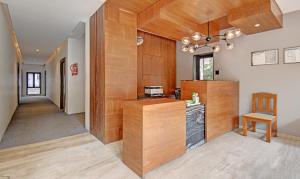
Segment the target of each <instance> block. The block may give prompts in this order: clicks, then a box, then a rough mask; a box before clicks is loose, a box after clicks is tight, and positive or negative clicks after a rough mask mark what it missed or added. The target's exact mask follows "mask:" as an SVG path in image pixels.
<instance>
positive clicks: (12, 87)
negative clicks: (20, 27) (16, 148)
mask: <svg viewBox="0 0 300 179" xmlns="http://www.w3.org/2000/svg"><path fill="white" fill-rule="evenodd" d="M5 17H6V15H5V14H4V11H3V9H2V4H1V3H0V39H1V40H0V47H1V48H0V140H1V139H2V137H3V134H4V132H5V130H6V128H7V126H8V124H9V122H10V120H11V118H12V116H13V114H14V112H15V110H16V108H17V105H18V104H17V93H18V92H17V57H16V51H15V48H14V44H13V43H12V39H11V36H10V32H9V27H8V23H7V20H6V18H5Z"/></svg>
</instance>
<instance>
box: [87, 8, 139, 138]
mask: <svg viewBox="0 0 300 179" xmlns="http://www.w3.org/2000/svg"><path fill="white" fill-rule="evenodd" d="M96 14H97V21H96V34H95V33H94V31H95V28H94V25H91V27H92V29H91V33H93V35H92V36H91V37H92V38H91V45H92V49H93V50H91V89H92V90H91V109H92V110H91V113H93V114H91V129H92V134H94V135H95V136H96V137H97V138H99V139H100V140H101V141H102V142H104V143H110V142H113V141H117V140H120V139H121V138H122V125H123V101H124V100H127V99H136V98H137V46H136V36H137V30H136V29H137V15H136V14H135V13H131V12H128V11H124V10H121V9H119V8H117V7H114V6H112V5H111V4H110V3H105V4H104V5H103V6H102V7H101V8H100V9H99V10H98V11H97V13H96ZM93 18H94V16H93V17H92V18H91V22H93ZM95 36H96V37H95ZM95 41H96V46H97V47H96V49H97V50H96V52H95V51H94V49H95V48H94V46H95ZM95 56H96V58H95Z"/></svg>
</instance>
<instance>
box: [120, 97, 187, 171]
mask: <svg viewBox="0 0 300 179" xmlns="http://www.w3.org/2000/svg"><path fill="white" fill-rule="evenodd" d="M123 110H124V112H123V116H124V117H123V127H124V128H123V154H122V159H123V162H124V163H125V164H126V165H127V166H128V167H129V168H130V169H132V170H133V171H134V172H135V173H137V174H138V175H139V176H143V175H144V174H145V173H147V172H148V171H150V170H152V169H154V168H156V167H158V166H160V165H162V164H164V163H166V162H168V161H171V160H174V159H176V158H177V157H179V156H180V155H182V154H183V153H184V152H185V148H186V146H185V145H186V126H185V122H186V114H185V112H186V106H185V102H184V101H176V100H174V99H147V100H133V101H127V102H125V103H124V109H123Z"/></svg>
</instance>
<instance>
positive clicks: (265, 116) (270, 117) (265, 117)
mask: <svg viewBox="0 0 300 179" xmlns="http://www.w3.org/2000/svg"><path fill="white" fill-rule="evenodd" d="M243 116H244V117H249V118H256V119H263V120H269V121H272V120H273V119H275V117H276V116H273V115H269V114H262V113H250V114H245V115H243Z"/></svg>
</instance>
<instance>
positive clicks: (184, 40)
mask: <svg viewBox="0 0 300 179" xmlns="http://www.w3.org/2000/svg"><path fill="white" fill-rule="evenodd" d="M181 42H182V44H183V45H189V44H190V43H191V41H190V38H189V37H183V38H182V40H181Z"/></svg>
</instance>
